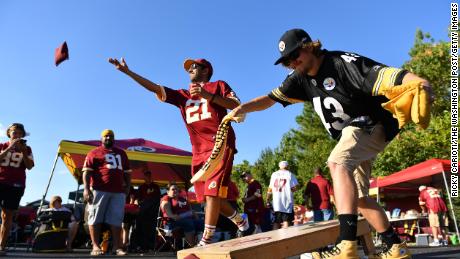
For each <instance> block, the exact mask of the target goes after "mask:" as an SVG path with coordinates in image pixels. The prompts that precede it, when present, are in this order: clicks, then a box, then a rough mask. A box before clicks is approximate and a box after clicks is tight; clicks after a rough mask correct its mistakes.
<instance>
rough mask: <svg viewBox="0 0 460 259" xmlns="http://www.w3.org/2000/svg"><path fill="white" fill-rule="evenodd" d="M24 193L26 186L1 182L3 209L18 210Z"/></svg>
mask: <svg viewBox="0 0 460 259" xmlns="http://www.w3.org/2000/svg"><path fill="white" fill-rule="evenodd" d="M22 195H24V187H14V186H11V185H7V184H4V183H0V206H1V207H2V208H3V209H7V210H17V209H18V208H19V202H20V201H21V198H22Z"/></svg>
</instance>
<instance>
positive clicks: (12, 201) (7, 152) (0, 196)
mask: <svg viewBox="0 0 460 259" xmlns="http://www.w3.org/2000/svg"><path fill="white" fill-rule="evenodd" d="M6 135H7V136H8V138H10V139H9V141H8V142H5V143H0V206H1V207H2V226H1V228H0V255H5V246H6V242H7V241H8V236H9V234H10V229H11V225H12V223H13V215H14V212H15V211H16V210H17V209H18V208H19V202H20V201H21V197H22V195H23V194H24V189H25V187H26V169H27V170H30V169H32V167H34V158H33V155H32V149H31V148H30V147H29V146H27V145H26V140H24V139H23V138H24V137H25V136H26V131H25V129H24V125H22V124H21V123H13V124H11V125H10V126H9V127H8V128H7V130H6Z"/></svg>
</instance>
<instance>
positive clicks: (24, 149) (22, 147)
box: [17, 139, 27, 155]
mask: <svg viewBox="0 0 460 259" xmlns="http://www.w3.org/2000/svg"><path fill="white" fill-rule="evenodd" d="M17 147H18V148H19V151H21V153H23V154H24V155H27V145H26V143H25V140H23V139H20V141H19V143H18V144H17Z"/></svg>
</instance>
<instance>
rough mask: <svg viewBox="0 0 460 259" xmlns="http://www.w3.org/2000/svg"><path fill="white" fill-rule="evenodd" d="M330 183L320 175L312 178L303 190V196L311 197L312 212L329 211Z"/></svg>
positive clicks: (331, 192) (332, 192) (331, 193)
mask: <svg viewBox="0 0 460 259" xmlns="http://www.w3.org/2000/svg"><path fill="white" fill-rule="evenodd" d="M333 194H334V191H333V190H332V185H331V183H330V182H329V181H328V180H327V179H325V178H324V177H323V176H322V175H317V176H315V177H313V179H311V180H310V181H309V182H308V183H307V188H306V189H305V195H308V196H310V197H311V203H312V206H313V210H323V209H331V200H330V195H333Z"/></svg>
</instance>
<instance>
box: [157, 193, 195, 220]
mask: <svg viewBox="0 0 460 259" xmlns="http://www.w3.org/2000/svg"><path fill="white" fill-rule="evenodd" d="M163 201H165V202H169V205H170V206H171V211H172V213H174V214H177V215H180V214H182V213H185V212H188V211H190V210H191V208H190V204H189V203H188V201H187V200H186V199H184V198H182V197H177V198H171V197H169V196H168V195H165V196H163V198H161V202H163ZM163 217H165V218H167V217H168V215H167V214H166V212H165V211H163Z"/></svg>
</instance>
